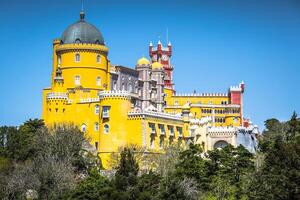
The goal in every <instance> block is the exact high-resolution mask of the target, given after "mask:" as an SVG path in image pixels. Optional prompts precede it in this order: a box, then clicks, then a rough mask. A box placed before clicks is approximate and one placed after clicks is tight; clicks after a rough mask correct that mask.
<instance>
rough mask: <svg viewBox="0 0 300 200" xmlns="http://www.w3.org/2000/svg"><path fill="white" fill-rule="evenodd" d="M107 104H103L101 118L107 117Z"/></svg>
mask: <svg viewBox="0 0 300 200" xmlns="http://www.w3.org/2000/svg"><path fill="white" fill-rule="evenodd" d="M109 109H110V107H109V106H103V112H102V118H109Z"/></svg>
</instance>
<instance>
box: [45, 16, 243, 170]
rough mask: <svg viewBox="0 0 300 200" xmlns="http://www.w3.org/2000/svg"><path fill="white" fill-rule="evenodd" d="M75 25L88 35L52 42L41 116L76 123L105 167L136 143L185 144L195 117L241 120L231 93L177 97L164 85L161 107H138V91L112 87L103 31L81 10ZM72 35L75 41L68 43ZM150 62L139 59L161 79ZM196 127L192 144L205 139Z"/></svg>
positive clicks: (152, 146) (229, 122) (156, 147)
mask: <svg viewBox="0 0 300 200" xmlns="http://www.w3.org/2000/svg"><path fill="white" fill-rule="evenodd" d="M79 23H83V24H84V26H85V27H87V29H91V30H90V37H88V38H85V37H86V36H85V35H79V36H76V37H78V38H76V37H74V38H72V37H73V35H76V34H77V35H78V33H76V32H72V34H69V35H67V36H65V35H63V39H56V40H54V42H53V60H52V62H53V67H52V68H53V70H52V75H51V87H50V88H45V89H44V90H43V109H42V118H43V119H44V121H45V123H46V125H47V126H48V127H51V126H53V125H55V124H63V123H73V124H75V125H77V126H78V127H79V128H80V129H81V130H82V131H83V132H85V133H86V136H87V138H88V139H89V140H90V143H91V144H92V145H94V146H95V148H96V149H97V150H98V152H99V155H100V157H101V158H102V162H103V165H104V167H108V166H109V161H110V155H111V153H114V152H117V151H118V149H119V147H122V146H128V145H131V144H134V145H138V146H141V147H145V148H147V149H149V150H153V151H162V150H163V148H164V147H165V146H168V145H172V144H180V145H181V144H183V145H184V144H187V142H188V141H189V138H191V136H193V135H192V133H191V126H196V125H195V124H191V121H192V120H193V119H201V118H209V117H212V118H213V120H212V122H211V124H210V125H213V126H240V125H241V124H242V120H241V116H242V115H241V105H234V104H229V102H230V98H229V96H228V95H227V96H226V95H223V94H218V95H217V94H215V95H178V94H175V93H174V90H172V89H168V88H164V90H163V96H164V102H165V106H164V110H163V111H159V112H158V111H153V110H149V109H148V110H147V109H145V110H143V109H142V110H139V109H136V107H135V105H134V103H133V102H134V101H133V100H134V98H136V95H132V91H116V90H115V89H114V88H113V86H111V76H112V75H113V74H114V73H115V72H113V71H112V68H111V65H110V61H109V59H108V57H107V56H108V48H107V47H106V46H105V45H104V42H102V41H99V38H100V40H101V39H102V38H101V37H102V36H101V33H98V32H97V31H98V30H96V29H95V28H94V27H92V28H91V26H90V25H89V24H87V23H86V22H85V21H84V15H82V14H81V20H80V21H79V22H78V24H79ZM68 31H70V30H69V29H67V32H68ZM71 31H72V30H71ZM83 31H87V30H83ZM95 34H96V37H95ZM97 34H98V35H97ZM70 35H71V36H70ZM70 37H71V38H70ZM94 38H96V39H94ZM71 39H74V41H73V42H69V41H70V40H71ZM92 39H93V41H92V42H90V40H92ZM94 40H95V42H94ZM102 40H103V39H102ZM84 41H87V42H84ZM150 65H151V64H150V62H149V61H148V60H147V59H146V58H142V59H140V60H139V61H138V66H139V67H144V68H145V69H146V70H150V71H151V70H152V69H153V72H151V73H153V74H155V76H156V77H158V78H160V76H161V77H163V75H162V74H160V73H163V70H162V65H161V63H158V62H154V63H153V64H152V67H150V68H149V69H148V68H147V66H150ZM157 69H159V70H157ZM150 71H149V72H148V71H147V73H145V76H148V75H149V74H150ZM151 81H153V80H151ZM160 84H161V83H160V82H157V85H160ZM149 87H150V86H149ZM122 90H123V89H122ZM144 93H145V94H146V93H148V91H144ZM151 95H152V96H151V97H147V98H148V99H149V98H151V99H153V98H154V97H155V95H156V96H157V95H158V94H157V93H155V94H151ZM157 102H158V103H161V102H163V101H161V99H160V100H159V101H158V100H157ZM148 103H149V102H148ZM149 104H150V105H152V104H151V103H149ZM145 105H148V104H147V102H146V103H145ZM149 107H151V106H149ZM152 107H153V105H152ZM219 119H220V120H219ZM209 123H210V122H209ZM207 124H208V122H207ZM197 126H198V129H197V131H196V135H198V136H199V137H198V136H197V138H196V143H202V142H203V141H206V134H205V131H206V128H204V127H201V126H200V129H199V125H197ZM206 149H207V148H206Z"/></svg>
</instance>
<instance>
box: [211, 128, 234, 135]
mask: <svg viewBox="0 0 300 200" xmlns="http://www.w3.org/2000/svg"><path fill="white" fill-rule="evenodd" d="M237 130H238V129H237V128H236V127H216V126H212V127H208V128H207V134H208V135H210V136H219V135H228V136H231V135H234V134H237Z"/></svg>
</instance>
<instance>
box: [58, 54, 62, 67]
mask: <svg viewBox="0 0 300 200" xmlns="http://www.w3.org/2000/svg"><path fill="white" fill-rule="evenodd" d="M57 65H58V66H59V67H60V65H61V56H58V57H57Z"/></svg>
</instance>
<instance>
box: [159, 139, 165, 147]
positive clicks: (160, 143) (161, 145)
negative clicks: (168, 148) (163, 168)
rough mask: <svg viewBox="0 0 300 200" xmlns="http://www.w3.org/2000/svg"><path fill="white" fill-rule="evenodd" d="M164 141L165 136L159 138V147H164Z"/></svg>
mask: <svg viewBox="0 0 300 200" xmlns="http://www.w3.org/2000/svg"><path fill="white" fill-rule="evenodd" d="M164 143H165V136H160V140H159V148H161V149H162V148H164Z"/></svg>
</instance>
